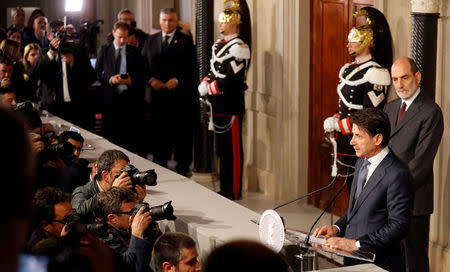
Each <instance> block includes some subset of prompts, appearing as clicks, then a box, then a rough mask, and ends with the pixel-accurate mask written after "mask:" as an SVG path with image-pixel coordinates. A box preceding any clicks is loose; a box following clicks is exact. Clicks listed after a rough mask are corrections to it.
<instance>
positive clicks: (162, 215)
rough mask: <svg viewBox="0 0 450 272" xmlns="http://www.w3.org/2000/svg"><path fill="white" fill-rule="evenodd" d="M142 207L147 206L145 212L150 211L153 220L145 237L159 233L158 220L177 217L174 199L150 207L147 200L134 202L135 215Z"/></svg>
mask: <svg viewBox="0 0 450 272" xmlns="http://www.w3.org/2000/svg"><path fill="white" fill-rule="evenodd" d="M141 207H145V208H144V211H143V213H145V212H149V213H150V216H151V217H152V222H151V223H150V225H149V226H148V227H147V229H146V230H145V231H144V237H146V238H150V237H155V235H157V233H158V232H159V229H158V228H157V227H156V225H157V224H156V221H159V220H164V219H167V220H175V219H177V217H176V216H175V215H173V206H172V201H169V202H166V203H164V204H163V205H159V206H154V207H150V205H149V204H148V203H146V202H142V203H136V204H134V215H135V214H136V213H137V212H138V211H139V210H140V209H141Z"/></svg>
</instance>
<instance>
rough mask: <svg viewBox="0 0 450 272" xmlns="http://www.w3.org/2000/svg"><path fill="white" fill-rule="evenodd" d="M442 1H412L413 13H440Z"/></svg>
mask: <svg viewBox="0 0 450 272" xmlns="http://www.w3.org/2000/svg"><path fill="white" fill-rule="evenodd" d="M439 4H440V0H411V11H412V12H417V13H439Z"/></svg>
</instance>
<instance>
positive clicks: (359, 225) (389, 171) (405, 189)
mask: <svg viewBox="0 0 450 272" xmlns="http://www.w3.org/2000/svg"><path fill="white" fill-rule="evenodd" d="M350 121H351V123H352V132H353V138H352V140H351V141H350V144H351V145H352V146H353V148H354V149H355V152H356V155H357V156H358V157H359V159H358V161H357V162H356V169H355V178H354V181H356V182H353V184H352V187H351V192H350V200H349V205H348V206H349V208H348V210H347V212H346V214H344V215H343V216H342V217H341V218H340V219H339V220H338V221H337V222H336V223H335V225H333V226H323V227H320V228H318V229H317V230H316V231H315V232H314V234H313V236H315V237H318V236H320V235H324V236H325V238H327V240H326V242H325V245H326V246H329V247H331V248H337V249H342V250H346V251H357V250H362V251H368V252H371V253H374V254H375V255H376V258H375V264H376V265H378V266H380V267H382V268H384V269H386V270H388V271H399V270H400V258H401V257H400V240H401V239H402V238H404V237H405V235H406V233H407V230H408V224H409V220H410V217H411V208H412V203H413V190H412V177H411V174H410V173H409V170H408V169H407V168H406V167H405V166H404V165H403V164H402V163H401V162H400V160H399V159H398V158H397V157H396V156H395V155H394V154H393V153H392V152H391V151H390V150H389V148H388V147H387V145H388V143H389V135H390V125H389V118H388V116H387V114H386V113H384V112H382V111H380V110H377V109H363V110H360V111H357V112H355V113H354V114H353V115H352V116H351V119H350ZM334 236H338V237H334ZM358 263H361V261H356V260H355V259H349V258H344V264H345V265H354V264H358Z"/></svg>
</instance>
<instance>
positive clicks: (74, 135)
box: [59, 130, 84, 144]
mask: <svg viewBox="0 0 450 272" xmlns="http://www.w3.org/2000/svg"><path fill="white" fill-rule="evenodd" d="M69 139H73V140H75V141H77V142H80V143H82V144H83V143H84V138H83V136H81V134H80V133H78V132H75V131H70V130H66V131H63V132H62V133H61V134H60V135H59V142H60V143H63V142H67V141H68V140H69Z"/></svg>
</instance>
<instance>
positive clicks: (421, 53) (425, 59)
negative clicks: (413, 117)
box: [410, 0, 440, 100]
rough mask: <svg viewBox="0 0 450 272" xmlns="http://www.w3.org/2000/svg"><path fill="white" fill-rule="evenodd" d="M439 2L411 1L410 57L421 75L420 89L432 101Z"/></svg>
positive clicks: (433, 96)
mask: <svg viewBox="0 0 450 272" xmlns="http://www.w3.org/2000/svg"><path fill="white" fill-rule="evenodd" d="M439 2H440V1H439V0H411V21H412V27H411V51H410V57H411V58H413V59H414V60H415V61H416V64H417V66H418V68H419V70H420V72H421V73H422V81H421V82H420V88H421V89H422V90H424V91H425V92H426V93H427V94H428V95H429V96H430V97H431V98H432V99H433V100H434V98H435V88H436V49H437V19H438V18H439Z"/></svg>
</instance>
